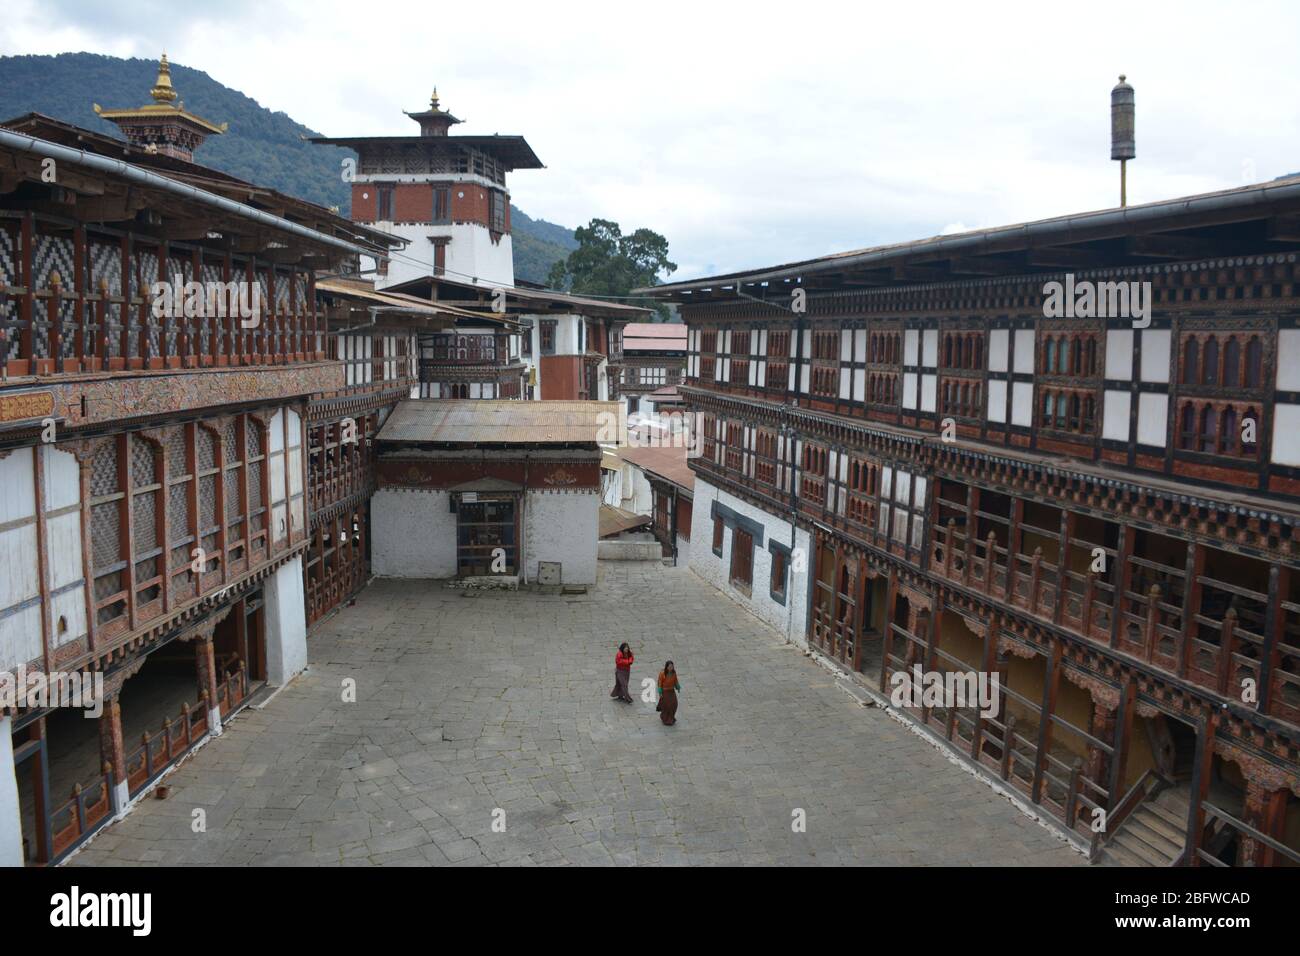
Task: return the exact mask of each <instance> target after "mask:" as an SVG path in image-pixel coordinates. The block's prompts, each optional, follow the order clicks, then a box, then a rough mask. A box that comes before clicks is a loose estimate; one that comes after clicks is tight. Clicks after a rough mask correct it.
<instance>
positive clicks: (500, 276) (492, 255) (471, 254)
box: [372, 222, 515, 289]
mask: <svg viewBox="0 0 1300 956" xmlns="http://www.w3.org/2000/svg"><path fill="white" fill-rule="evenodd" d="M372 225H373V226H374V227H375V228H377V229H382V230H383V231H384V232H387V233H391V234H392V235H396V236H402V237H403V238H405V239H406V240H407V246H406V248H405V249H403V250H401V256H402V258H400V259H398V258H394V259H392V260H390V261H389V263H388V275H387V276H379V275H377V276H375V288H377V289H383V288H386V287H388V286H390V285H396V284H397V283H399V282H406V281H408V280H410V279H418V278H420V277H421V276H429V275H433V250H434V246H433V243H432V242H430V241H429V237H430V236H450V237H451V242H449V243H448V244H447V263H446V268H447V278H449V279H453V280H455V281H457V282H472V281H474V280H475V279H477V280H478V282H479V283H480V284H483V285H490V286H491V285H500V286H512V285H514V284H515V266H514V249H513V245H512V243H511V240H510V237H509V236H502V237H501V241H500V242H496V243H494V242H493V241H492V236H491V235H490V234H489V232H488V229H487V227H486V226H479V225H472V224H469V223H463V224H461V225H430V224H427V223H414V224H404V225H394V224H393V223H391V222H377V223H373V224H372ZM412 259H413V260H416V262H411V261H408V260H412ZM417 263H418V264H417Z"/></svg>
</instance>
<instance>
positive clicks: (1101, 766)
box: [1084, 700, 1115, 783]
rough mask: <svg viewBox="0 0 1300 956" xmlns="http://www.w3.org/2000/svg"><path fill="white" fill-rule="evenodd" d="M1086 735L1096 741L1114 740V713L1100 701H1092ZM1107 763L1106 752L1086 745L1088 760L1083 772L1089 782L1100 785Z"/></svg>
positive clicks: (1093, 745) (1094, 746) (1091, 745)
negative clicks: (1089, 723) (1090, 721)
mask: <svg viewBox="0 0 1300 956" xmlns="http://www.w3.org/2000/svg"><path fill="white" fill-rule="evenodd" d="M1088 733H1090V734H1092V736H1094V737H1096V738H1097V739H1098V740H1109V741H1111V742H1112V743H1113V742H1114V740H1115V711H1114V710H1113V709H1112V708H1109V707H1107V706H1106V705H1105V704H1104V703H1102V702H1101V701H1096V700H1094V701H1093V705H1092V723H1091V725H1090V726H1089V728H1088ZM1108 764H1109V761H1108V760H1107V758H1106V752H1105V751H1103V750H1102V749H1101V748H1100V747H1097V746H1096V745H1095V744H1089V745H1088V759H1087V761H1086V762H1085V763H1084V772H1085V774H1086V775H1087V777H1088V779H1089V780H1092V781H1094V782H1096V783H1100V782H1101V781H1102V780H1103V779H1104V778H1105V774H1106V770H1107V769H1108Z"/></svg>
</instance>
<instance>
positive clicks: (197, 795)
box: [72, 562, 1084, 866]
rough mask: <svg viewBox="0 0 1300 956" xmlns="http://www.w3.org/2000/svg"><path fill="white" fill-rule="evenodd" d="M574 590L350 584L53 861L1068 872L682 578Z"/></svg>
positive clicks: (1021, 821) (892, 727)
mask: <svg viewBox="0 0 1300 956" xmlns="http://www.w3.org/2000/svg"><path fill="white" fill-rule="evenodd" d="M600 574H601V580H600V585H599V586H598V587H597V588H596V589H594V590H593V591H592V592H591V593H590V594H587V595H576V596H573V595H570V596H559V595H554V596H551V595H538V594H533V593H528V592H521V593H511V592H487V593H483V592H480V593H475V594H466V593H464V592H461V591H457V590H452V589H448V588H446V587H444V586H443V585H442V584H440V583H437V582H409V581H408V582H398V581H376V582H375V583H374V584H372V585H371V586H370V587H369V588H367V589H366V590H365V591H363V592H362V594H361V595H360V596H359V598H358V600H357V603H356V605H355V606H354V607H351V608H346V609H344V610H343V611H342V612H341V613H340V614H338V615H336V616H335V617H333V618H332V619H331V620H329V621H327V622H326V623H325V624H324V625H323V626H322V627H321V628H320V630H319V632H318V633H317V634H316V635H315V636H314V637H312V638H311V640H310V646H309V652H310V656H311V667H310V669H309V670H308V671H307V673H305V674H303V675H302V676H301V677H299V678H298V679H297V680H296V681H294V682H293V683H292V684H291V685H290V686H289V687H287V688H286V689H284V690H283V691H281V692H280V694H279V695H278V696H276V697H275V698H274V699H273V700H272V701H271V702H270V703H269V704H268V705H267V706H266V707H265V708H264V709H261V710H252V709H248V710H245V711H244V712H243V713H242V714H241V715H240V716H239V717H238V718H237V719H236V720H235V721H234V722H233V724H231V725H230V726H229V727H228V728H227V731H226V733H225V734H223V735H222V736H221V737H220V738H218V739H216V740H214V741H212V742H210V743H209V744H208V745H207V746H205V747H204V748H202V749H201V750H200V751H199V752H198V753H197V754H195V755H194V756H193V757H192V758H190V759H189V760H188V761H187V762H186V763H185V764H184V765H182V766H181V767H180V768H179V769H178V770H177V771H175V772H174V773H173V774H172V775H171V776H170V777H168V778H167V780H166V783H167V784H168V785H169V786H170V787H171V794H170V796H169V797H168V799H166V800H156V799H152V798H150V799H146V800H144V801H143V802H142V803H141V804H140V805H139V806H138V807H137V808H136V809H135V810H134V811H133V812H132V813H131V814H130V816H128V817H127V818H126V819H125V820H124V821H122V822H120V823H118V824H116V825H114V826H112V827H110V828H109V829H107V830H105V831H104V832H102V833H101V834H100V835H99V836H98V837H97V838H96V839H95V840H94V842H93V843H91V844H90V845H89V846H88V847H87V848H85V849H84V850H83V851H82V852H81V853H80V854H78V855H77V856H75V857H74V858H73V860H72V863H73V864H74V865H141V864H150V863H162V864H209V863H215V864H225V865H237V866H238V865H277V864H294V865H319V864H324V865H339V864H344V865H372V864H382V865H428V864H435V865H445V864H462V865H480V864H493V863H503V864H564V863H580V864H624V865H626V864H686V863H690V864H904V865H959V866H960V865H976V864H989V865H1083V864H1084V860H1083V858H1082V857H1081V856H1080V855H1079V854H1077V853H1076V852H1075V851H1073V850H1071V849H1070V848H1069V847H1067V846H1066V845H1065V844H1064V843H1063V842H1062V841H1061V840H1059V839H1057V838H1056V837H1055V836H1053V835H1052V834H1051V833H1049V832H1048V831H1046V830H1045V829H1043V828H1042V827H1041V826H1039V825H1038V824H1036V823H1034V822H1033V821H1032V820H1030V819H1028V818H1027V817H1025V816H1024V815H1023V814H1021V813H1020V812H1019V811H1018V810H1017V809H1015V808H1014V807H1013V806H1012V805H1011V804H1010V803H1009V802H1008V801H1007V800H1006V799H1004V798H1003V797H1000V796H998V795H997V794H996V793H994V792H993V791H992V790H990V789H989V788H988V787H986V786H985V785H983V784H982V783H980V782H979V781H977V780H976V779H974V778H973V777H971V776H970V775H969V774H968V773H966V772H965V771H963V770H962V769H960V768H959V767H956V766H953V765H952V764H951V763H950V762H949V761H948V760H947V759H946V758H945V757H944V756H943V755H942V754H940V753H939V752H937V751H936V750H935V749H934V748H933V747H931V746H930V745H929V744H927V743H926V742H924V741H922V740H920V739H919V738H918V737H917V736H915V735H914V734H913V733H911V732H909V731H908V730H907V729H906V728H905V727H903V726H902V725H900V724H899V723H898V722H897V721H895V720H894V719H892V718H890V717H889V716H888V715H886V714H884V713H883V712H881V711H880V710H878V709H875V708H863V707H860V706H859V705H858V704H857V703H856V702H855V701H854V699H853V698H852V697H850V696H849V695H848V694H846V693H844V692H843V691H842V690H841V689H839V688H837V687H836V682H835V678H834V676H833V675H831V674H830V673H828V672H827V671H826V670H824V669H823V668H822V667H820V666H819V665H818V664H816V663H815V662H814V661H812V660H810V659H809V658H807V657H805V656H804V655H803V654H802V653H801V652H800V651H798V650H797V649H796V648H794V647H791V646H790V645H788V644H786V643H785V642H784V641H782V640H781V638H780V637H779V636H778V635H777V634H776V633H775V632H773V631H771V630H769V629H768V628H767V627H766V626H765V625H763V624H761V623H759V622H758V621H757V620H756V619H754V618H753V617H751V616H749V615H748V614H747V613H745V612H744V611H743V610H741V609H740V608H738V607H737V606H736V605H735V604H733V603H732V602H731V601H730V600H729V599H728V598H727V597H725V596H724V595H721V594H719V593H718V592H716V591H715V590H713V589H712V588H711V587H709V586H708V585H706V584H704V583H703V582H701V581H700V580H699V579H698V578H696V577H695V576H694V575H693V574H692V573H690V572H689V571H687V570H684V569H672V568H664V567H661V566H660V565H658V564H645V563H634V564H633V563H615V562H603V563H602V565H601V569H600ZM620 640H627V641H629V642H630V643H631V644H632V646H633V649H634V650H635V652H636V655H637V663H636V665H635V667H634V668H633V671H632V689H633V692H634V694H635V693H636V692H637V691H639V689H640V687H641V681H642V679H643V678H652V677H653V676H654V675H655V674H657V672H658V668H659V667H660V666H662V664H663V661H664V660H665V659H666V658H672V659H673V660H674V661H676V662H677V665H678V670H679V672H680V673H681V678H682V684H683V692H682V695H681V710H680V711H679V714H678V723H677V725H676V726H675V727H664V726H663V725H662V724H661V723H660V722H659V719H658V716H657V715H656V714H655V712H654V707H653V705H652V704H649V703H643V702H641V701H640V700H639V699H638V700H637V702H636V703H635V704H632V705H627V704H621V703H618V702H616V701H613V700H611V699H610V698H609V690H610V687H611V686H612V684H613V657H614V649H615V647H616V646H617V644H618V643H619V641H620ZM346 678H352V679H354V680H355V681H356V688H357V702H356V703H344V702H343V701H342V696H343V694H342V686H343V682H344V680H345V679H346ZM196 808H202V809H203V810H204V811H205V814H206V824H207V829H206V832H203V833H194V832H192V829H191V819H192V811H193V810H194V809H196ZM795 808H801V809H803V810H804V811H805V812H806V818H807V830H806V832H804V833H793V832H792V830H791V819H792V817H791V814H792V811H793V810H794V809H795ZM497 809H500V810H504V811H505V816H504V820H505V832H504V833H498V832H493V828H492V824H493V811H494V810H497ZM498 818H499V815H498Z"/></svg>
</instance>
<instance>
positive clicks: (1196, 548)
mask: <svg viewBox="0 0 1300 956" xmlns="http://www.w3.org/2000/svg"><path fill="white" fill-rule="evenodd" d="M1276 567H1277V566H1276V565H1274V568H1276ZM1204 570H1205V549H1204V548H1203V547H1201V546H1200V545H1199V544H1197V543H1196V542H1195V541H1193V542H1191V543H1189V544H1188V545H1187V564H1186V566H1185V568H1184V575H1185V576H1184V580H1183V620H1182V636H1181V644H1182V646H1181V647H1179V649H1178V676H1179V677H1186V676H1187V665H1188V663H1189V662H1190V661H1191V657H1192V638H1193V637H1195V636H1196V615H1197V613H1198V612H1199V611H1200V609H1201V574H1202V572H1203V571H1204Z"/></svg>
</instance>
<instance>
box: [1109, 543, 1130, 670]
mask: <svg viewBox="0 0 1300 956" xmlns="http://www.w3.org/2000/svg"><path fill="white" fill-rule="evenodd" d="M1132 544H1133V542H1132V535H1131V534H1130V533H1129V527H1128V525H1126V524H1122V525H1120V526H1119V541H1118V542H1117V543H1116V547H1115V566H1114V567H1113V568H1112V569H1111V577H1112V580H1113V585H1112V586H1113V587H1114V593H1113V595H1112V600H1113V602H1114V606H1113V607H1111V609H1110V646H1111V647H1118V646H1119V635H1120V632H1121V630H1122V623H1121V621H1122V619H1123V617H1124V613H1125V607H1126V602H1127V600H1128V597H1127V595H1128V585H1129V576H1130V574H1131V573H1132V569H1131V568H1129V563H1128V559H1129V548H1131V547H1132Z"/></svg>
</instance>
